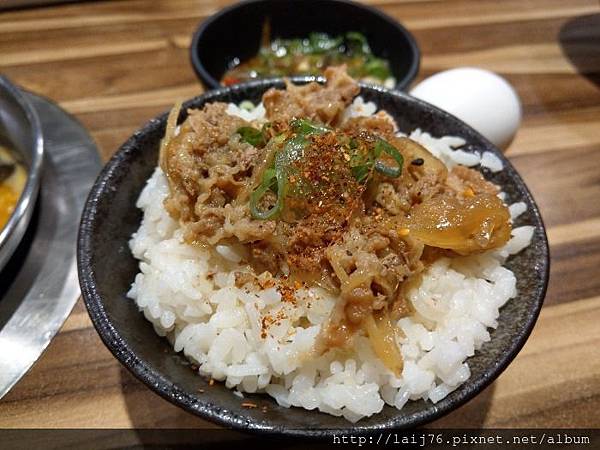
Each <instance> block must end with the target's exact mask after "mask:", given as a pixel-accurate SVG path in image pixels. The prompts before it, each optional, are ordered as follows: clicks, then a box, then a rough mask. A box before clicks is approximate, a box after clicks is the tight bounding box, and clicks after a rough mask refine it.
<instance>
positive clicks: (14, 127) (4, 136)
mask: <svg viewBox="0 0 600 450" xmlns="http://www.w3.org/2000/svg"><path fill="white" fill-rule="evenodd" d="M0 139H1V140H2V141H4V142H6V143H7V144H9V146H10V147H11V150H12V151H13V152H15V153H16V154H17V155H18V156H19V158H20V159H21V161H22V162H23V163H24V164H25V165H26V168H27V181H26V182H25V187H24V188H23V192H21V196H20V197H19V201H18V202H17V205H16V207H15V210H14V211H13V213H12V215H11V216H10V218H9V219H8V222H7V223H6V225H5V226H4V228H2V229H1V230H0V271H1V270H2V269H3V268H4V266H5V265H6V263H7V262H8V260H9V259H10V257H11V256H12V254H13V253H14V251H15V249H16V248H17V245H19V242H21V238H22V237H23V234H24V233H25V230H26V229H27V226H28V225H29V220H30V219H31V215H32V213H33V210H34V207H35V201H36V199H37V195H38V191H39V189H40V181H41V176H42V167H43V160H44V140H43V138H42V129H41V125H40V120H39V118H38V116H37V113H36V112H35V110H34V109H33V107H32V106H31V104H30V103H29V100H28V99H26V98H25V96H24V95H23V94H22V93H21V91H19V89H18V88H17V87H16V86H15V85H14V84H12V83H11V82H10V81H8V79H7V78H5V77H3V76H0Z"/></svg>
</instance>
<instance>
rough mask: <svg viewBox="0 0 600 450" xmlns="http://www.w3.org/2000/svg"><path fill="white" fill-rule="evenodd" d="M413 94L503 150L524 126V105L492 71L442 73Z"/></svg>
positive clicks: (427, 80)
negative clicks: (465, 124) (461, 122)
mask: <svg viewBox="0 0 600 450" xmlns="http://www.w3.org/2000/svg"><path fill="white" fill-rule="evenodd" d="M410 94H411V95H413V96H414V97H417V98H420V99H421V100H424V101H426V102H428V103H431V104H433V105H435V106H437V107H438V108H441V109H443V110H445V111H448V112H449V113H450V114H452V115H454V116H456V117H458V118H459V119H461V120H462V121H463V122H466V123H467V124H469V125H470V126H471V127H473V128H475V130H477V131H479V132H480V133H481V134H483V135H484V136H485V137H486V138H487V139H488V140H490V141H491V142H492V143H494V144H495V145H497V146H498V147H500V148H506V147H507V146H508V144H510V142H511V140H512V138H513V137H514V135H515V133H516V132H517V129H518V128H519V124H520V123H521V102H520V101H519V96H518V95H517V93H516V92H515V90H514V89H513V87H512V86H511V85H510V84H509V83H508V81H506V80H505V79H504V78H502V77H500V76H499V75H497V74H495V73H493V72H490V71H488V70H483V69H478V68H474V67H461V68H457V69H451V70H446V71H444V72H439V73H437V74H435V75H433V76H431V77H429V78H426V79H425V80H423V81H422V82H421V83H419V84H418V85H417V86H415V87H414V88H413V89H412V90H411V91H410Z"/></svg>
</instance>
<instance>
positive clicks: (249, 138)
mask: <svg viewBox="0 0 600 450" xmlns="http://www.w3.org/2000/svg"><path fill="white" fill-rule="evenodd" d="M236 133H237V134H239V135H240V136H241V137H242V141H243V142H246V143H248V144H250V145H253V146H254V147H263V146H264V145H265V144H266V141H265V134H264V133H263V132H262V131H261V130H257V129H256V128H252V127H240V128H238V129H237V130H236Z"/></svg>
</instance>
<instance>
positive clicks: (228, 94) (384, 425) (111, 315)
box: [78, 78, 549, 437]
mask: <svg viewBox="0 0 600 450" xmlns="http://www.w3.org/2000/svg"><path fill="white" fill-rule="evenodd" d="M293 81H294V82H296V83H307V82H309V81H312V80H311V79H310V78H294V80H293ZM283 86H284V83H283V82H282V81H281V80H275V81H272V80H269V81H257V82H251V83H248V84H247V85H239V86H235V87H232V88H227V89H221V90H217V91H212V92H210V93H206V94H204V95H202V96H200V97H197V98H194V99H191V100H188V101H186V102H185V103H184V105H183V106H184V108H201V107H202V106H203V105H205V104H207V103H209V102H215V101H222V102H226V103H235V104H236V105H240V104H241V103H242V102H243V101H244V100H245V99H249V100H251V101H252V102H254V104H255V105H258V104H259V103H260V99H261V96H262V95H263V94H264V92H265V91H266V90H267V89H268V88H270V87H277V88H281V87H283ZM360 96H361V97H362V98H363V99H364V101H365V102H367V103H368V102H372V103H374V104H375V105H377V108H378V109H385V110H386V111H388V112H389V113H390V114H391V115H392V116H393V117H394V119H395V120H396V121H397V123H398V126H399V128H400V130H402V131H405V132H409V131H410V130H414V129H416V128H421V129H423V130H427V131H428V133H429V134H430V135H432V136H444V135H452V136H460V137H461V139H463V140H465V141H466V142H467V144H465V146H464V147H462V148H461V149H463V150H465V152H466V153H472V152H473V151H478V152H480V153H481V155H482V154H483V153H485V152H491V153H493V154H494V155H495V156H496V157H498V158H499V159H500V160H501V162H502V164H503V167H504V169H503V170H502V171H499V172H492V171H488V170H487V169H485V168H484V169H482V170H483V172H484V173H485V174H486V178H487V179H488V180H491V181H492V182H494V183H495V184H496V185H498V186H501V187H502V191H504V192H505V193H506V195H505V197H504V198H505V203H507V204H511V203H515V202H517V203H518V202H520V201H522V202H523V203H525V204H526V205H527V207H526V211H525V212H524V213H522V215H521V216H520V217H518V218H517V219H516V220H515V222H514V225H515V226H521V225H531V226H534V234H533V239H532V243H531V245H530V246H529V247H527V248H525V249H524V250H523V251H521V252H520V253H519V254H517V255H515V256H512V257H510V258H509V259H507V260H506V262H505V263H504V264H505V266H506V267H507V268H509V269H510V270H511V271H513V272H514V273H515V275H516V278H517V289H518V298H517V299H513V300H511V301H509V302H507V303H506V304H505V305H504V307H503V308H502V310H501V314H500V316H499V317H498V327H497V329H495V330H493V329H488V331H489V332H490V335H491V338H492V339H491V340H490V341H488V342H485V343H484V344H483V345H482V348H481V351H478V352H475V355H474V356H472V357H469V359H468V360H467V362H468V364H469V367H470V370H471V376H470V378H469V380H468V382H466V383H463V384H462V385H460V386H459V387H458V388H457V389H456V390H454V391H453V392H451V393H450V394H448V395H447V396H446V397H445V398H444V399H442V400H440V401H439V402H438V403H436V404H434V403H432V402H431V401H423V400H417V401H409V402H407V403H406V404H405V405H404V407H403V408H402V410H401V411H398V410H397V409H396V408H395V407H392V406H389V405H387V404H386V405H384V407H383V409H382V411H381V412H380V413H378V414H374V415H372V416H370V417H368V418H363V419H361V420H360V421H359V422H357V423H355V424H352V423H351V422H349V421H348V420H346V419H345V418H344V417H342V416H339V417H335V416H332V415H330V414H321V413H319V412H318V411H316V410H312V411H308V410H306V409H304V408H297V407H292V408H285V407H281V406H279V405H278V404H277V402H276V401H275V400H274V399H273V398H272V397H271V396H269V395H265V394H264V393H262V394H261V393H257V394H251V393H243V398H241V397H240V396H239V395H240V394H234V392H235V391H234V390H233V391H232V390H231V389H229V388H227V387H226V386H225V383H221V382H212V383H211V382H210V379H209V378H207V377H205V376H198V374H197V367H195V366H194V365H193V364H192V366H191V367H192V369H194V370H190V364H191V363H190V362H189V360H188V359H187V358H186V357H185V355H184V354H183V352H179V353H176V352H175V351H174V349H173V346H172V345H171V344H170V343H169V341H168V339H166V338H164V337H161V336H159V335H158V334H157V333H156V332H155V330H154V327H153V325H152V324H151V323H150V322H149V321H148V320H147V319H146V318H145V317H144V315H143V314H141V313H140V312H139V308H138V307H137V305H136V303H135V302H134V301H132V300H131V299H128V298H127V297H126V293H127V292H128V291H129V290H130V289H131V284H132V282H133V281H134V279H135V277H136V274H137V273H138V272H139V263H140V261H139V260H137V259H135V258H134V257H133V255H131V251H130V249H129V247H128V242H129V241H130V240H131V237H132V235H133V233H135V232H136V231H137V230H138V229H139V227H140V223H141V219H142V212H141V210H140V209H138V208H136V207H135V203H136V201H137V199H138V198H139V196H140V193H141V191H142V190H143V188H144V185H145V184H146V181H147V180H148V179H149V178H150V177H151V176H152V174H153V172H154V171H155V169H156V161H157V158H158V153H159V148H160V140H161V138H162V137H163V136H164V132H165V124H166V122H167V114H164V115H162V116H159V117H157V118H155V119H153V120H151V121H149V122H148V123H147V124H146V125H145V126H144V127H142V128H141V129H140V130H138V132H136V133H135V134H134V135H132V136H131V138H130V139H128V141H127V142H126V143H125V144H123V146H122V147H121V148H120V149H119V151H118V152H117V153H116V154H115V156H114V157H113V158H112V159H111V160H110V161H109V162H108V163H107V165H106V167H105V169H104V170H103V172H102V173H101V174H100V176H99V178H98V180H97V182H96V183H95V185H94V187H93V189H92V191H91V193H90V196H89V198H88V202H87V204H86V208H85V210H84V214H83V217H82V224H81V228H80V236H79V247H78V266H79V276H80V283H81V288H82V294H83V299H84V301H85V304H86V307H87V309H88V312H89V314H90V317H91V319H92V322H93V324H94V326H95V328H96V329H97V331H98V333H99V336H100V337H101V338H102V340H103V342H104V343H105V345H106V346H107V348H108V349H109V350H110V351H111V352H112V353H113V354H114V356H115V358H116V359H118V360H119V361H120V362H121V363H122V364H123V366H124V367H126V368H127V369H128V370H129V371H131V373H132V374H133V375H134V376H135V377H136V378H137V379H139V380H140V381H141V382H143V383H144V384H145V385H147V386H148V388H149V389H150V390H152V391H154V392H155V393H157V394H159V395H160V396H162V397H163V398H164V399H166V400H168V401H169V402H171V403H173V404H175V405H176V406H179V407H181V408H182V409H184V410H186V411H188V412H190V413H192V414H195V415H197V416H200V417H202V418H204V419H207V420H210V421H214V422H216V423H218V424H220V425H224V426H227V427H230V428H235V429H241V430H245V431H249V432H254V433H259V434H273V433H275V434H284V435H289V436H303V437H325V436H330V435H332V433H337V432H342V431H343V430H346V431H348V432H350V431H352V432H354V433H364V432H367V431H369V430H380V429H389V428H396V429H398V428H406V427H414V426H418V425H422V424H424V423H426V422H429V421H431V420H433V419H436V418H439V417H440V416H442V415H444V414H447V413H448V412H450V411H451V410H453V409H455V408H457V407H458V406H460V405H461V404H463V403H465V402H466V401H467V400H469V399H471V398H473V397H474V396H475V395H476V394H478V393H479V392H481V391H482V390H483V388H484V387H486V386H487V385H488V384H489V383H490V382H491V381H493V380H494V379H495V378H496V377H497V376H498V375H499V374H500V373H501V372H502V371H503V370H504V369H505V368H506V367H507V365H508V364H509V363H510V361H511V360H512V359H513V358H514V357H515V356H516V354H517V353H518V352H519V350H520V349H521V347H522V346H523V344H524V343H525V341H526V339H527V337H528V336H529V334H530V332H531V330H532V328H533V325H534V323H535V321H536V318H537V315H538V314H539V310H540V308H541V305H542V302H543V297H544V293H545V290H546V287H547V280H548V263H549V262H548V251H547V239H546V237H545V232H544V227H543V223H542V221H541V218H540V215H539V211H538V208H537V206H536V204H535V201H534V200H533V199H532V197H531V194H530V193H529V191H528V190H527V187H526V186H525V184H524V183H523V181H522V179H521V178H520V176H519V175H518V173H517V172H516V171H515V169H514V168H513V167H512V165H511V164H510V162H508V161H507V160H506V159H505V158H504V157H503V156H502V154H501V153H500V152H499V151H498V150H497V149H496V148H495V147H494V146H493V145H492V144H490V143H489V142H487V141H486V140H485V139H483V138H482V137H481V136H480V135H478V134H477V133H476V132H475V131H473V130H472V129H470V128H469V127H468V126H466V125H465V124H463V123H462V122H460V121H459V120H457V119H455V118H454V117H452V116H449V115H448V114H446V113H444V112H442V111H440V110H438V109H436V108H435V107H432V106H430V105H427V104H425V103H423V102H420V101H418V100H416V99H414V98H411V97H409V96H407V95H405V94H402V93H399V92H383V91H381V90H378V89H374V88H372V87H370V86H361V92H360ZM242 106H245V105H242ZM185 118H186V114H185V113H182V114H181V115H180V117H179V121H180V122H181V121H182V120H183V119H185ZM249 403H253V404H255V405H257V407H256V408H254V407H251V406H249V405H248V404H249ZM333 430H337V431H333Z"/></svg>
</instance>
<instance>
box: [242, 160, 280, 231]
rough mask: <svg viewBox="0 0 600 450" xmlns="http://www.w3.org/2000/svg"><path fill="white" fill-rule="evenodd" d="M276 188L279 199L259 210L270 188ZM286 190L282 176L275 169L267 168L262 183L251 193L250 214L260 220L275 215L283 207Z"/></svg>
mask: <svg viewBox="0 0 600 450" xmlns="http://www.w3.org/2000/svg"><path fill="white" fill-rule="evenodd" d="M275 188H277V201H276V202H275V205H274V206H273V207H272V208H270V209H267V210H266V211H261V210H259V209H258V204H259V203H260V201H261V199H262V198H263V197H264V195H265V194H266V193H267V192H268V191H269V190H274V189H275ZM284 190H285V186H284V185H283V184H282V183H280V177H278V176H277V173H276V172H275V170H274V169H272V168H269V169H267V170H265V173H264V174H263V178H262V181H261V183H260V185H259V186H258V187H257V188H256V190H255V191H254V192H252V194H250V214H251V215H252V217H253V218H255V219H260V220H267V219H272V218H273V217H275V216H276V215H277V214H278V213H279V212H280V211H281V209H282V208H283V194H284Z"/></svg>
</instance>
